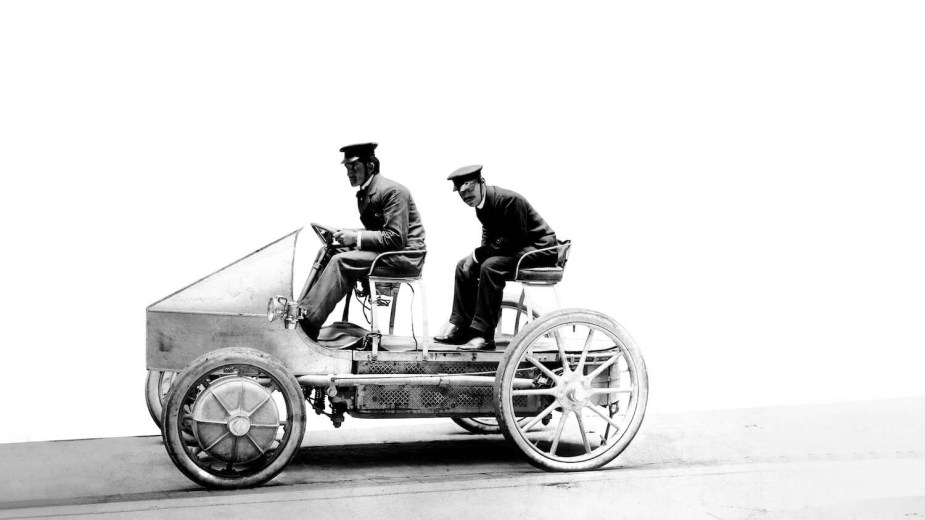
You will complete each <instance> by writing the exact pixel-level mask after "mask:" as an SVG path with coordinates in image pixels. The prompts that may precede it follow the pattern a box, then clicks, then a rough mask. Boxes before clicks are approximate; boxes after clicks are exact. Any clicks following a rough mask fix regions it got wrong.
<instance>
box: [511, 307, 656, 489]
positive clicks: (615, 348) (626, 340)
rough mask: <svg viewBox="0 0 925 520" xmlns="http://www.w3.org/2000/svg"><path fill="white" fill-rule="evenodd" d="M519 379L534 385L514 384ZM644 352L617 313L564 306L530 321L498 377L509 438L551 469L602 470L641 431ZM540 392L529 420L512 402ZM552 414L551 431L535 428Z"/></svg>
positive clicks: (645, 388)
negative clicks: (521, 417) (614, 316)
mask: <svg viewBox="0 0 925 520" xmlns="http://www.w3.org/2000/svg"><path fill="white" fill-rule="evenodd" d="M515 379H517V380H519V381H521V382H522V381H524V380H525V379H526V380H532V381H533V382H532V386H531V387H529V388H523V386H522V385H520V386H518V387H517V388H515V387H514V381H515ZM648 387H649V386H648V376H647V374H646V366H645V362H644V361H643V359H642V354H641V353H640V351H639V349H638V348H637V347H636V343H635V342H634V341H633V339H632V338H631V337H630V335H629V334H627V332H626V331H625V330H624V329H623V327H622V326H620V324H619V323H617V322H616V321H614V320H613V319H612V318H609V317H608V316H606V315H604V314H601V313H599V312H596V311H591V310H586V309H562V310H558V311H554V312H552V313H549V314H546V315H544V316H542V317H541V318H539V319H537V320H536V321H534V322H533V323H531V324H530V325H529V326H528V327H527V328H526V329H524V331H523V332H522V334H520V335H519V336H518V337H517V338H515V340H514V341H513V343H512V344H511V346H510V347H508V349H507V351H506V352H505V355H504V358H503V359H502V361H501V366H500V367H499V370H498V376H497V377H496V379H495V386H494V394H493V397H494V402H495V410H496V413H497V417H498V422H499V425H500V426H501V430H502V433H504V436H505V437H506V438H507V439H508V440H510V441H512V442H514V444H516V445H517V446H518V447H519V448H520V450H521V451H522V452H523V453H524V455H526V457H527V459H528V460H529V461H530V463H531V464H533V465H535V466H537V467H539V468H542V469H545V470H553V471H585V470H590V469H597V468H600V467H601V466H604V465H605V464H607V463H608V462H610V461H612V460H613V459H615V458H616V457H617V456H618V455H619V454H620V453H621V452H622V451H623V450H624V449H626V447H627V446H628V445H629V443H630V442H631V441H632V440H633V437H634V436H635V435H636V433H637V432H638V431H639V427H640V425H641V424H642V419H643V416H644V415H645V410H646V403H647V401H648ZM528 396H536V397H539V398H540V399H541V400H542V408H543V409H542V411H541V412H540V413H539V414H538V415H536V416H535V417H534V418H533V419H531V420H530V421H528V422H527V423H526V424H524V423H522V422H520V421H518V420H517V417H516V416H515V414H514V406H513V401H514V399H516V398H518V397H520V398H523V397H528ZM547 417H549V418H550V419H551V423H550V424H551V426H550V428H548V429H546V430H543V431H541V432H532V431H530V429H531V428H533V427H534V426H535V425H536V424H537V423H538V422H539V421H542V420H544V419H546V418H547Z"/></svg>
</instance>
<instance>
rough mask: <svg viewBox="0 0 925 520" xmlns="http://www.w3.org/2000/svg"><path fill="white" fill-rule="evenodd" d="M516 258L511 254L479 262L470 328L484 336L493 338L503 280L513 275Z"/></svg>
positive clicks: (498, 313)
mask: <svg viewBox="0 0 925 520" xmlns="http://www.w3.org/2000/svg"><path fill="white" fill-rule="evenodd" d="M515 267H517V259H516V258H514V257H513V256H493V257H490V258H488V259H487V260H485V261H484V262H482V263H481V264H479V268H480V269H479V286H478V296H477V298H476V303H475V312H474V313H473V317H472V328H473V329H476V330H478V331H479V332H481V333H482V335H483V336H484V337H486V338H489V339H490V338H493V337H494V335H495V327H497V326H498V320H499V319H501V300H502V299H503V297H504V285H505V282H504V280H505V279H506V278H511V277H512V276H513V275H514V268H515Z"/></svg>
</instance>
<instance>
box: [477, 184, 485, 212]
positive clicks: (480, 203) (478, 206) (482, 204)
mask: <svg viewBox="0 0 925 520" xmlns="http://www.w3.org/2000/svg"><path fill="white" fill-rule="evenodd" d="M484 186H485V185H484V184H483V185H482V187H484ZM487 198H488V190H486V189H483V190H482V202H479V203H478V205H477V206H476V207H475V209H482V208H483V207H484V206H485V199H487Z"/></svg>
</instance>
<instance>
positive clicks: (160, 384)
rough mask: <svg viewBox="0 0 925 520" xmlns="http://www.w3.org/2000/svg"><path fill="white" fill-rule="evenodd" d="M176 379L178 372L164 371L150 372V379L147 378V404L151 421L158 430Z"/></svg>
mask: <svg viewBox="0 0 925 520" xmlns="http://www.w3.org/2000/svg"><path fill="white" fill-rule="evenodd" d="M176 378H177V373H176V372H170V371H162V370H148V377H147V378H145V402H146V403H147V405H148V413H149V414H151V420H153V421H154V424H156V425H157V427H158V429H160V427H161V413H162V412H163V411H164V401H165V400H166V399H167V394H168V393H169V392H170V386H171V385H172V384H173V380H174V379H176Z"/></svg>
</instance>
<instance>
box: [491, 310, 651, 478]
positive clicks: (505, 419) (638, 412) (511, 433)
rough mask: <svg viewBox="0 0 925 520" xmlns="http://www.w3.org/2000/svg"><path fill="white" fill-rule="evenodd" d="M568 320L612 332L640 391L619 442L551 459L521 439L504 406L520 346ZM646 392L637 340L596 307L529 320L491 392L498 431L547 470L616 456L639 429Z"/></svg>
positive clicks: (577, 467)
mask: <svg viewBox="0 0 925 520" xmlns="http://www.w3.org/2000/svg"><path fill="white" fill-rule="evenodd" d="M569 323H575V324H584V323H589V324H592V325H595V326H597V327H600V328H602V329H605V330H609V331H610V332H612V333H613V334H614V336H616V338H617V339H618V340H619V342H620V343H622V346H623V348H624V349H625V351H626V353H627V356H628V359H630V360H631V361H632V362H633V364H634V368H635V372H636V385H637V386H638V387H639V392H638V395H637V397H636V408H635V412H634V413H633V417H632V418H631V419H630V422H629V425H628V426H627V427H626V431H625V433H624V434H623V435H622V436H621V437H620V440H619V442H617V443H616V444H615V445H614V447H613V448H611V449H609V450H607V452H605V453H602V454H601V455H600V456H597V457H594V458H593V459H590V460H586V461H579V462H564V461H558V460H552V459H549V458H547V457H544V456H543V455H542V454H539V453H536V451H534V450H533V448H532V446H533V445H532V444H531V443H530V441H528V440H526V439H524V438H523V437H522V436H521V435H520V432H519V430H518V429H517V424H516V417H515V416H514V414H513V410H512V408H510V407H508V406H507V403H510V402H511V395H510V391H511V382H512V380H513V376H514V371H515V369H516V368H517V362H516V361H514V360H515V359H519V358H520V355H521V352H522V350H524V349H525V348H527V347H528V346H529V345H530V344H531V343H533V341H535V340H536V339H538V338H539V337H540V336H543V335H544V334H545V333H547V332H548V331H549V330H550V329H552V328H558V327H560V326H562V325H566V324H569ZM648 396H649V378H648V374H647V373H646V365H645V361H644V360H643V358H642V353H641V352H640V351H639V348H638V347H637V346H636V342H635V341H633V338H632V337H631V336H630V335H629V334H628V333H627V332H626V330H625V329H624V328H623V326H621V325H620V324H619V323H617V322H616V321H615V320H614V319H613V318H610V317H609V316H607V315H605V314H603V313H600V312H597V311H592V310H589V309H575V308H573V309H560V310H557V311H553V312H551V313H548V314H544V315H543V316H542V317H540V318H539V319H537V320H535V321H533V322H532V323H530V325H528V326H527V328H526V329H524V330H523V332H522V333H521V334H518V337H517V338H516V339H515V341H514V342H512V344H511V346H509V347H508V349H507V350H506V351H505V353H504V358H502V360H501V364H500V365H499V367H498V373H497V375H496V376H495V386H494V392H493V398H494V404H495V413H496V415H497V419H498V424H499V425H500V426H501V433H502V434H504V437H505V438H506V439H507V440H508V441H510V442H513V443H514V444H515V445H516V446H517V447H518V448H520V451H521V453H523V454H524V455H525V456H526V457H527V460H528V461H529V462H530V464H532V465H534V466H536V467H538V468H540V469H544V470H546V471H588V470H592V469H598V468H600V467H602V466H604V465H606V464H608V463H609V462H611V461H612V460H614V459H615V458H617V456H619V455H620V453H622V452H623V450H625V449H626V447H627V446H629V443H630V442H631V441H632V440H633V437H635V436H636V433H637V432H638V431H639V427H640V425H642V419H643V417H644V416H645V412H646V404H647V402H648Z"/></svg>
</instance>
